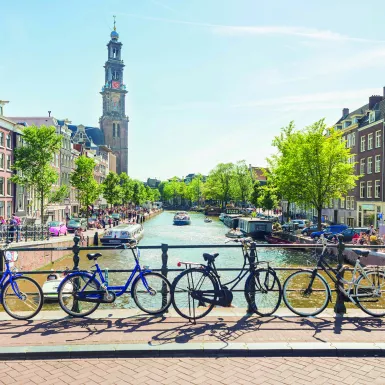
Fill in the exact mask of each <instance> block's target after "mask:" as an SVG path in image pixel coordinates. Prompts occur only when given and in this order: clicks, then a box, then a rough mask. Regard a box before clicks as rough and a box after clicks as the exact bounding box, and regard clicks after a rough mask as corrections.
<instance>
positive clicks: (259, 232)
mask: <svg viewBox="0 0 385 385" xmlns="http://www.w3.org/2000/svg"><path fill="white" fill-rule="evenodd" d="M237 227H238V228H239V230H241V231H242V233H243V234H245V235H250V236H252V237H253V238H264V236H265V235H271V233H272V231H273V223H272V222H271V221H268V220H263V219H256V218H239V219H238V226H237Z"/></svg>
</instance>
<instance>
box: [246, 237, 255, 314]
mask: <svg viewBox="0 0 385 385" xmlns="http://www.w3.org/2000/svg"><path fill="white" fill-rule="evenodd" d="M255 253H256V247H255V242H251V243H250V258H249V260H250V274H253V277H252V280H253V281H252V282H251V283H252V286H253V290H252V292H251V293H250V294H251V295H250V297H251V298H250V300H251V301H252V302H254V303H255V276H254V271H255V256H256V254H255ZM247 313H254V308H253V307H252V306H251V303H250V302H248V303H247Z"/></svg>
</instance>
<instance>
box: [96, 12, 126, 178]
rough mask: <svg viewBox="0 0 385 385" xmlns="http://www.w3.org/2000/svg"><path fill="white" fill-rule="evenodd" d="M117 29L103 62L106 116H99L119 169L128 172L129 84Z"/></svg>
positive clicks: (105, 138)
mask: <svg viewBox="0 0 385 385" xmlns="http://www.w3.org/2000/svg"><path fill="white" fill-rule="evenodd" d="M118 40H119V34H118V33H117V32H116V26H115V16H114V30H113V31H112V32H111V40H110V41H109V43H108V44H107V48H108V59H107V61H106V63H105V65H104V69H105V79H104V82H105V84H104V86H103V88H102V92H101V93H100V94H101V95H102V97H103V116H102V117H101V118H100V120H99V122H100V129H101V130H102V132H103V134H104V143H105V144H106V145H107V146H109V147H111V150H112V152H113V153H114V154H115V155H116V172H117V173H118V174H120V173H121V172H123V171H124V172H126V173H127V167H128V117H127V116H126V105H125V101H126V94H127V91H126V86H125V85H124V83H123V69H124V64H123V60H122V58H121V55H122V45H123V44H122V43H120V42H119V41H118Z"/></svg>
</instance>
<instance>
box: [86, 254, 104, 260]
mask: <svg viewBox="0 0 385 385" xmlns="http://www.w3.org/2000/svg"><path fill="white" fill-rule="evenodd" d="M101 256H102V254H100V253H93V254H87V258H88V259H89V260H90V261H92V260H93V259H98V258H99V257H101Z"/></svg>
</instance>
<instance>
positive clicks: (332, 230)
mask: <svg viewBox="0 0 385 385" xmlns="http://www.w3.org/2000/svg"><path fill="white" fill-rule="evenodd" d="M347 228H348V226H347V225H330V226H328V227H326V228H325V229H324V230H321V231H314V232H313V233H311V234H310V238H312V239H314V240H317V239H319V237H320V236H321V235H322V234H324V235H325V237H327V236H329V235H333V234H339V233H342V232H343V231H344V230H346V229H347Z"/></svg>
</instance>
